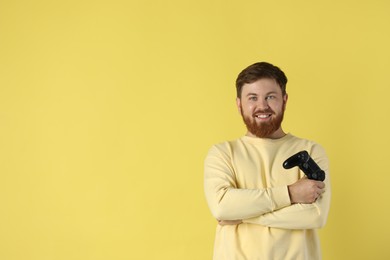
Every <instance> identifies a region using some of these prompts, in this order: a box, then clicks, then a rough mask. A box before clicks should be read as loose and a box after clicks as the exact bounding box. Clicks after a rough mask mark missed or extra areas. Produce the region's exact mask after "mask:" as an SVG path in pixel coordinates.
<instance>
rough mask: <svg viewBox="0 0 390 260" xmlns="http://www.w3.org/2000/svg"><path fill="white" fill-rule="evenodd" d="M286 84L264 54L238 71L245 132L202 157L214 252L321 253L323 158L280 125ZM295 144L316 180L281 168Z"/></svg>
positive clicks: (233, 255)
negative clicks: (319, 175)
mask: <svg viewBox="0 0 390 260" xmlns="http://www.w3.org/2000/svg"><path fill="white" fill-rule="evenodd" d="M286 84H287V77H286V76H285V74H284V72H283V71H281V70H280V69H279V68H278V67H276V66H274V65H272V64H270V63H266V62H259V63H255V64H253V65H251V66H249V67H247V68H246V69H244V70H243V71H242V72H241V73H240V74H239V75H238V78H237V80H236V88H237V100H236V102H237V108H238V110H239V112H240V114H241V115H242V118H243V120H244V123H245V125H246V127H247V133H246V135H245V136H242V137H241V138H239V139H237V140H234V141H229V142H223V143H220V144H217V145H214V146H213V147H212V148H211V149H210V150H209V152H208V155H207V157H206V159H205V172H204V189H205V195H206V199H207V202H208V205H209V208H210V210H211V213H212V214H213V216H214V218H215V219H216V220H217V221H218V225H217V230H216V237H215V244H214V260H225V259H231V260H241V259H242V260H252V259H253V260H255V259H265V260H268V259H272V260H278V259H280V260H288V259H308V260H309V259H310V260H316V259H321V250H320V242H319V238H318V234H317V229H318V228H321V227H323V226H324V225H325V222H326V219H327V215H328V212H329V206H330V195H331V192H330V178H329V170H328V168H329V167H328V159H327V156H326V154H325V151H324V149H323V148H322V147H321V146H320V145H319V144H317V143H315V142H313V141H309V140H306V139H302V138H298V137H296V136H294V135H292V134H290V133H285V132H284V131H283V129H282V125H281V124H282V121H283V116H284V111H285V109H286V104H287V99H288V95H287V93H286ZM302 150H306V151H308V153H309V154H310V156H311V157H312V158H313V160H314V161H315V162H317V164H318V165H319V166H320V168H321V169H322V170H324V171H325V174H326V178H325V181H324V182H321V181H315V180H310V179H307V178H306V177H305V175H304V173H303V172H301V171H300V169H299V168H298V167H295V168H293V169H290V170H285V169H284V168H283V166H282V165H283V162H284V161H285V160H286V159H287V158H288V157H290V156H291V155H293V154H296V153H297V152H299V151H302Z"/></svg>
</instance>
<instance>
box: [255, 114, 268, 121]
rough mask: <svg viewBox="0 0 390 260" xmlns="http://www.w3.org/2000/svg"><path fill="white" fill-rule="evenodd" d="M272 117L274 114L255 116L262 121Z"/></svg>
mask: <svg viewBox="0 0 390 260" xmlns="http://www.w3.org/2000/svg"><path fill="white" fill-rule="evenodd" d="M271 116H272V114H255V115H254V117H255V118H258V119H260V120H265V119H268V118H270V117H271Z"/></svg>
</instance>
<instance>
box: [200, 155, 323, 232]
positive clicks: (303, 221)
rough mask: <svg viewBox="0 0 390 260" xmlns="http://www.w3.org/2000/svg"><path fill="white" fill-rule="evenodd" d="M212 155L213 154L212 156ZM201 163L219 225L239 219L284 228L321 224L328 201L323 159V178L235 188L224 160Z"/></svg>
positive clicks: (207, 191) (232, 176)
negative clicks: (288, 183)
mask: <svg viewBox="0 0 390 260" xmlns="http://www.w3.org/2000/svg"><path fill="white" fill-rule="evenodd" d="M214 159H215V158H214ZM214 159H213V160H212V162H213V163H209V164H208V162H207V160H206V164H205V192H206V198H207V200H208V203H209V207H210V209H211V211H212V214H213V215H214V217H215V218H216V219H217V220H218V223H219V224H220V225H237V224H241V223H251V224H259V225H263V226H269V227H276V228H286V229H309V228H319V227H322V226H323V225H324V224H325V222H326V218H327V214H328V211H329V204H330V182H329V175H328V166H327V160H325V161H321V164H322V165H321V164H320V167H321V168H322V169H324V170H325V172H326V174H327V178H326V179H325V181H324V182H319V181H314V180H309V179H307V178H302V179H299V180H298V181H296V182H295V183H292V184H290V185H286V186H281V187H272V188H264V189H239V188H237V185H236V183H235V178H234V174H233V171H232V169H231V166H229V164H228V163H227V161H226V160H222V161H221V163H217V164H215V160H214Z"/></svg>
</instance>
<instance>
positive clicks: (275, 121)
mask: <svg viewBox="0 0 390 260" xmlns="http://www.w3.org/2000/svg"><path fill="white" fill-rule="evenodd" d="M241 111H242V110H241ZM259 112H262V113H269V114H272V115H271V116H274V115H275V112H274V111H273V110H272V109H270V108H269V109H266V110H264V111H256V112H255V113H254V114H253V115H252V116H251V117H249V116H244V115H243V114H242V112H241V115H242V119H243V120H244V123H245V125H246V128H247V129H248V131H249V132H250V133H251V134H253V135H255V136H257V137H259V138H267V137H269V136H271V135H272V134H273V133H274V132H275V131H277V130H278V129H279V128H280V126H281V124H282V121H283V116H284V111H282V112H281V114H280V115H278V116H277V117H275V118H271V120H269V121H267V122H262V123H257V122H256V119H255V114H256V113H259Z"/></svg>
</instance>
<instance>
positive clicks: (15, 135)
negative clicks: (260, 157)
mask: <svg viewBox="0 0 390 260" xmlns="http://www.w3.org/2000/svg"><path fill="white" fill-rule="evenodd" d="M389 28H390V2H389V1H385V0H383V1H380V0H369V1H356V0H355V1H352V0H348V1H336V0H334V1H313V0H311V1H303V0H298V1H260V0H258V1H255V0H251V1H245V0H236V1H222V0H197V1H183V0H164V1H162V0H161V1H158V0H149V1H148V0H145V1H141V0H138V1H135V0H130V1H125V0H100V1H99V0H97V1H92V0H77V1H76V0H71V1H43V0H35V1H20V0H8V1H6V0H0V259H1V260H16V259H17V260H46V259H47V260H78V259H80V260H87V259H93V260H95V259H96V260H98V259H104V260H112V259H113V260H115V259H136V260H137V259H167V260H172V259H179V260H184V259H185V260H190V259H194V260H203V259H205V260H207V259H211V256H212V247H213V240H214V228H215V225H216V222H215V220H213V218H212V217H211V214H210V213H209V210H208V208H207V206H206V202H205V199H204V195H203V187H202V184H203V159H204V157H205V154H206V152H207V150H208V149H209V147H210V146H211V145H212V144H214V143H217V142H221V141H224V140H229V139H235V138H237V137H240V136H241V135H243V134H244V133H245V128H244V127H243V124H242V122H241V118H240V116H239V115H238V113H237V111H236V108H235V100H234V99H235V89H234V80H235V78H236V76H237V74H238V73H239V72H240V71H241V69H243V68H244V67H246V66H247V65H249V64H252V63H254V62H256V61H262V60H265V61H269V62H272V63H274V64H276V65H278V66H280V67H281V68H282V69H283V70H284V71H285V72H286V74H287V76H288V78H289V83H288V87H287V88H288V93H289V95H290V96H289V102H288V106H287V112H286V119H285V123H284V128H285V130H286V131H288V132H291V133H293V134H295V135H297V136H301V137H305V138H308V139H313V140H316V141H317V142H319V143H321V144H322V145H323V146H324V147H325V148H326V150H327V153H328V155H329V157H330V160H331V169H332V183H333V199H332V207H331V213H330V216H329V221H328V224H327V226H326V227H325V228H324V229H323V230H321V232H320V234H321V240H322V245H323V255H324V259H326V260H345V259H389V257H390V246H389V245H388V236H389V232H390V217H389V209H388V208H389V204H390V202H389V198H390V188H389V181H390V172H389V166H388V164H389V161H390V154H389V152H388V149H389V145H390V141H389V131H390V126H389V115H388V113H389V112H390V104H389V101H388V96H389V94H390V84H389V76H390V73H389V69H390V47H389V46H390V30H389Z"/></svg>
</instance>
